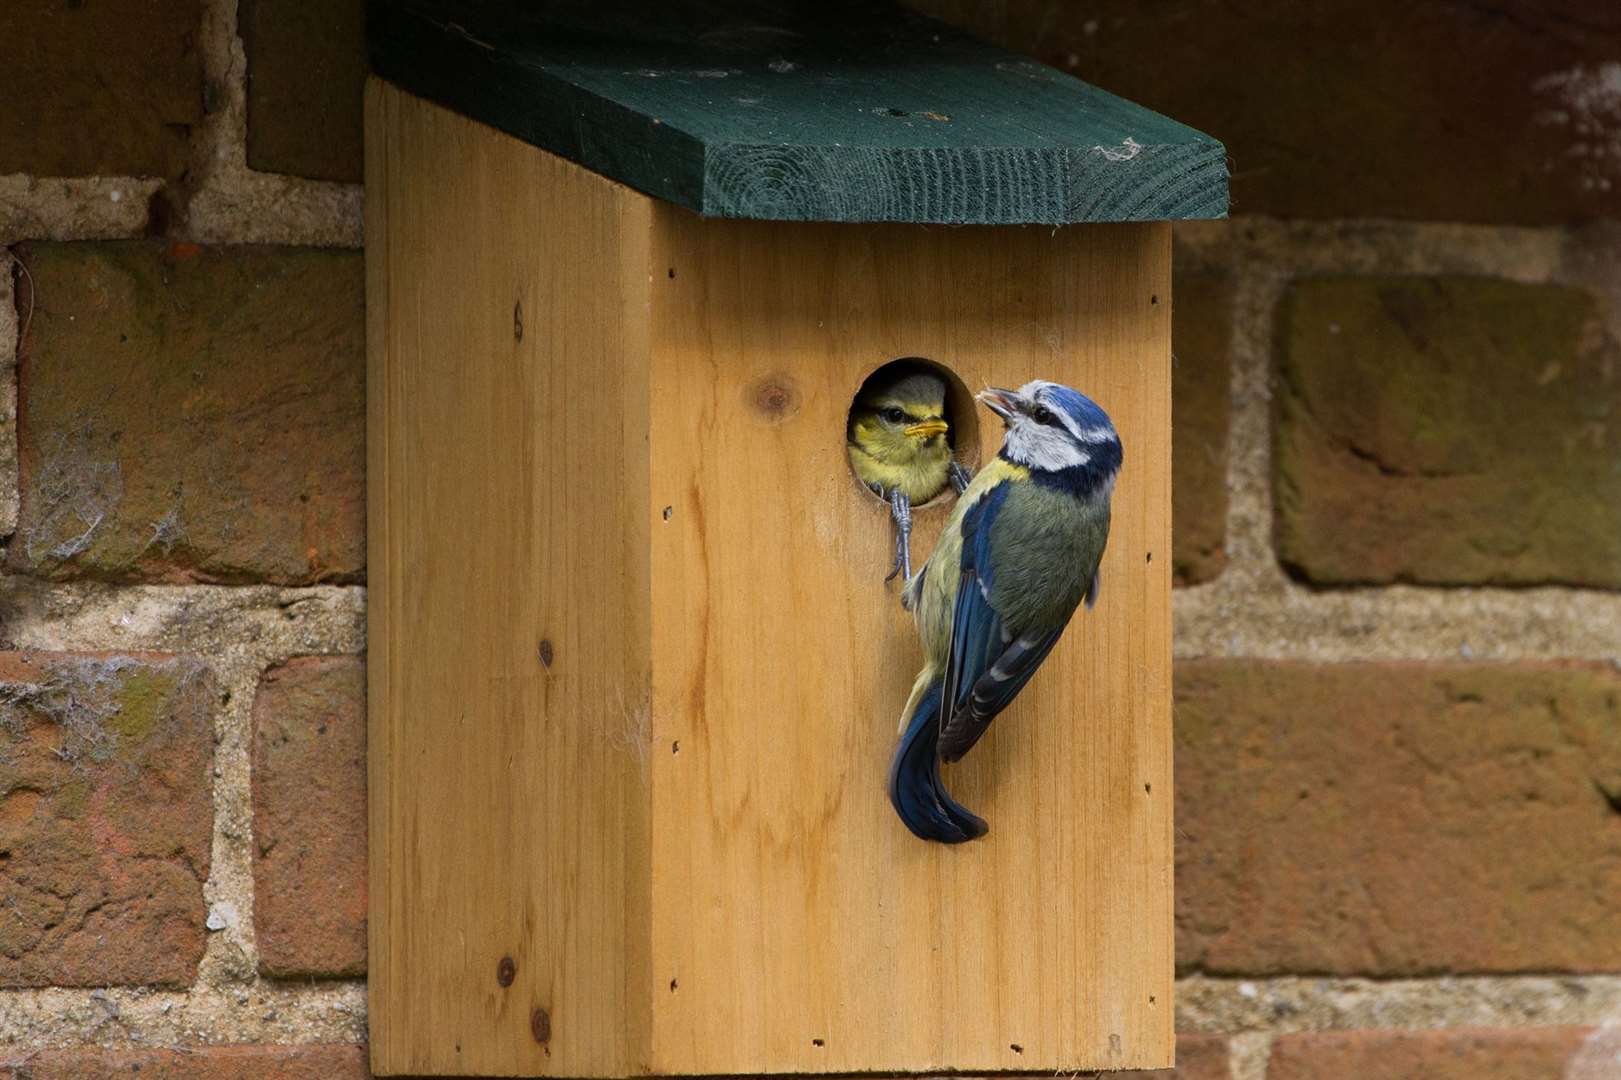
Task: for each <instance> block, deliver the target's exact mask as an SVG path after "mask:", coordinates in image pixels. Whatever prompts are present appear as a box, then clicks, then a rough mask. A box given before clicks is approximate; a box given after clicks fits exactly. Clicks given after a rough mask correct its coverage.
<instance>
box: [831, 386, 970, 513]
mask: <svg viewBox="0 0 1621 1080" xmlns="http://www.w3.org/2000/svg"><path fill="white" fill-rule="evenodd" d="M945 399H946V394H945V385H944V384H943V383H941V382H940V380H938V379H936V378H934V377H933V376H929V375H918V376H912V377H911V378H908V379H904V380H902V381H901V382H900V383H898V384H896V385H894V386H891V387H881V388H878V389H875V390H871V391H869V392H867V393H864V394H863V395H862V396H861V397H860V398H859V399H858V400H857V402H856V407H855V408H854V409H853V410H852V411H851V414H850V429H849V443H850V460H851V462H852V463H853V464H854V466H855V470H856V475H857V476H859V477H860V478H861V480H862V482H863V483H866V484H868V485H876V486H878V487H880V488H882V489H883V490H884V491H886V492H887V491H890V490H894V489H899V490H900V491H901V492H902V493H903V494H905V495H906V496H907V498H908V499H910V500H911V501H912V502H924V501H926V500H928V499H930V498H933V497H934V496H935V495H936V494H938V493H939V491H940V489H941V488H943V487H944V486H945V484H946V481H947V467H948V466H949V465H950V464H951V444H950V442H949V441H948V440H947V438H946V436H947V434H948V433H949V432H950V430H951V425H950V424H949V423H948V422H947V421H946V418H945V405H946V400H945Z"/></svg>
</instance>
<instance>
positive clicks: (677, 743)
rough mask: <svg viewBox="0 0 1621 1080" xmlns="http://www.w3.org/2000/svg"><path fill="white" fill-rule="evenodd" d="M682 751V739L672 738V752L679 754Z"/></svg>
mask: <svg viewBox="0 0 1621 1080" xmlns="http://www.w3.org/2000/svg"><path fill="white" fill-rule="evenodd" d="M680 752H681V740H680V739H675V740H672V741H671V743H670V753H672V754H679V753H680Z"/></svg>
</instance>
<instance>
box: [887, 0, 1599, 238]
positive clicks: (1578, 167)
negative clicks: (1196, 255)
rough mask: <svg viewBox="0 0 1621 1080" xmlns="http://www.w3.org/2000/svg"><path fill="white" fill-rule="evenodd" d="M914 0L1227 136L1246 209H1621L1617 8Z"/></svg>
mask: <svg viewBox="0 0 1621 1080" xmlns="http://www.w3.org/2000/svg"><path fill="white" fill-rule="evenodd" d="M908 2H909V3H910V4H911V6H913V7H916V8H918V9H919V10H922V11H927V12H930V13H933V14H938V15H942V16H944V17H946V18H947V19H949V20H950V21H952V22H954V23H956V24H958V25H960V26H964V27H967V28H970V29H974V30H977V31H978V32H980V33H982V34H984V35H986V36H989V37H991V38H993V39H996V40H999V41H1000V42H1002V43H1003V44H1005V45H1008V46H1010V47H1011V48H1014V49H1017V50H1019V51H1021V52H1029V53H1032V54H1034V55H1035V56H1037V57H1039V58H1040V59H1042V60H1044V61H1046V62H1047V63H1050V64H1054V65H1056V66H1058V67H1060V68H1064V69H1065V70H1068V71H1069V72H1071V73H1072V74H1074V75H1077V76H1079V77H1080V78H1082V79H1086V80H1087V81H1089V82H1092V83H1094V84H1096V85H1098V86H1101V87H1103V88H1104V89H1107V90H1111V91H1113V92H1115V93H1117V94H1121V95H1123V96H1125V97H1127V98H1130V99H1132V100H1134V101H1138V102H1141V103H1142V104H1144V105H1147V106H1148V107H1150V108H1153V109H1157V110H1159V111H1160V112H1163V113H1165V114H1167V115H1169V116H1173V117H1175V118H1176V119H1178V120H1181V121H1183V122H1184V123H1187V124H1191V125H1193V126H1194V127H1197V128H1199V129H1201V130H1203V131H1206V132H1209V133H1210V134H1211V135H1214V136H1215V137H1217V138H1219V139H1221V140H1222V141H1223V142H1225V143H1226V145H1227V150H1228V153H1229V154H1230V155H1231V158H1232V162H1233V177H1232V192H1233V210H1234V212H1235V213H1242V214H1275V215H1279V216H1284V217H1314V218H1333V217H1383V218H1404V219H1412V220H1429V221H1463V222H1501V223H1515V224H1535V225H1541V224H1557V223H1560V222H1564V221H1569V220H1573V219H1578V218H1592V217H1612V218H1613V217H1618V216H1621V67H1618V66H1617V63H1616V61H1617V58H1618V57H1621V6H1618V5H1615V4H1606V3H1594V2H1593V0H1549V2H1546V3H1531V2H1526V0H1505V2H1502V3H1493V4H1484V3H1446V4H1398V3H1386V4H1378V5H1375V6H1372V7H1370V6H1369V5H1368V4H1365V3H1360V2H1358V0H1304V2H1297V3H1280V2H1276V0H1242V2H1239V3H1233V4H1215V3H1209V2H1205V0H1171V2H1168V3H1161V4H1154V5H1144V4H1141V3H1137V2H1134V0H1102V2H1100V3H1088V4H1074V5H1057V4H1053V3H1051V2H1050V0H1008V2H1006V3H1000V4H986V3H981V2H978V0H908ZM1449 58H1450V59H1451V60H1455V61H1456V62H1449Z"/></svg>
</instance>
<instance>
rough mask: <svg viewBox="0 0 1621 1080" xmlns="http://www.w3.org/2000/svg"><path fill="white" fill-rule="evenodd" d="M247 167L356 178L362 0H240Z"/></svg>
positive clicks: (363, 27)
mask: <svg viewBox="0 0 1621 1080" xmlns="http://www.w3.org/2000/svg"><path fill="white" fill-rule="evenodd" d="M237 11H238V16H237V17H238V20H239V24H240V26H241V29H242V40H243V45H244V47H245V48H246V49H247V54H248V167H249V168H253V169H258V170H261V171H263V172H275V173H292V174H294V175H297V176H307V177H310V178H312V179H315V180H355V181H358V180H359V179H360V156H361V132H360V113H361V90H362V88H363V87H364V86H365V81H366V18H365V2H364V0H242V3H241V4H240V5H239V7H238V9H237Z"/></svg>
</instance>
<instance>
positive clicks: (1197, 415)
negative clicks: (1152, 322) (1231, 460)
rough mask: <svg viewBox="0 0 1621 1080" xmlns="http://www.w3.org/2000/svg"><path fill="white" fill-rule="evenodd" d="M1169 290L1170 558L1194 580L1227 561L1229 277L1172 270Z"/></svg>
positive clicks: (1183, 577)
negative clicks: (1172, 316) (1170, 294)
mask: <svg viewBox="0 0 1621 1080" xmlns="http://www.w3.org/2000/svg"><path fill="white" fill-rule="evenodd" d="M1171 293H1172V296H1173V297H1174V310H1173V315H1174V318H1173V321H1172V330H1171V357H1172V369H1171V563H1172V570H1173V573H1174V574H1175V578H1176V583H1177V584H1178V585H1193V584H1197V583H1199V582H1203V581H1209V580H1210V579H1212V578H1214V577H1215V576H1216V575H1217V574H1219V573H1221V569H1222V567H1223V566H1225V565H1227V552H1226V542H1227V438H1228V432H1229V431H1230V429H1231V427H1232V389H1231V384H1232V358H1231V352H1232V337H1233V280H1232V276H1231V275H1230V274H1227V273H1224V272H1197V271H1178V272H1177V273H1176V275H1175V278H1174V280H1173V283H1172V288H1171Z"/></svg>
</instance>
